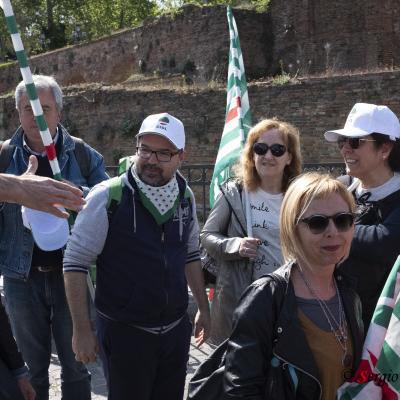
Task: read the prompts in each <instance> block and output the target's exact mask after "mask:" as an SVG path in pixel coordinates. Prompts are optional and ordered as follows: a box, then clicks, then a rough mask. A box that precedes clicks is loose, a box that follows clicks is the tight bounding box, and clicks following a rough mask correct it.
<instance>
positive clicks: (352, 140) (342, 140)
mask: <svg viewBox="0 0 400 400" xmlns="http://www.w3.org/2000/svg"><path fill="white" fill-rule="evenodd" d="M360 142H375V140H374V139H363V138H358V137H346V136H339V138H338V141H337V145H338V147H339V150H342V148H343V146H344V145H345V144H346V143H348V144H349V146H350V147H351V148H352V149H353V150H356V149H358V148H359V147H360V144H361V143H360Z"/></svg>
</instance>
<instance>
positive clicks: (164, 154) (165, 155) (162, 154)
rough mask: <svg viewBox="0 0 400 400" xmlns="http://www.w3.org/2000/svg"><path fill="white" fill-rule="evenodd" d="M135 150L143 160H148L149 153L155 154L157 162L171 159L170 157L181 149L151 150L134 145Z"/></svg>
mask: <svg viewBox="0 0 400 400" xmlns="http://www.w3.org/2000/svg"><path fill="white" fill-rule="evenodd" d="M136 152H137V154H138V156H139V157H140V158H142V159H143V160H148V159H149V158H150V157H151V155H152V154H153V153H154V154H155V155H156V158H157V161H159V162H168V161H171V159H172V157H174V156H176V155H177V154H179V153H181V152H182V150H178V151H168V150H157V151H156V150H151V149H148V148H146V147H139V146H138V147H136Z"/></svg>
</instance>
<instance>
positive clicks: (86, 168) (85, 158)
mask: <svg viewBox="0 0 400 400" xmlns="http://www.w3.org/2000/svg"><path fill="white" fill-rule="evenodd" d="M71 137H72V140H73V141H74V143H75V149H74V155H75V158H76V161H77V162H78V165H79V168H80V170H81V174H82V176H83V177H84V178H85V180H86V181H87V180H88V179H89V176H90V156H89V152H88V151H87V150H86V148H85V142H84V141H83V140H82V139H80V138H78V137H75V136H71Z"/></svg>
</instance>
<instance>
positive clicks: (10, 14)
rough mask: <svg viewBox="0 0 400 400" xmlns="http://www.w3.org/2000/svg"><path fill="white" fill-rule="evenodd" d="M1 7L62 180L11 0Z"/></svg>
mask: <svg viewBox="0 0 400 400" xmlns="http://www.w3.org/2000/svg"><path fill="white" fill-rule="evenodd" d="M0 7H1V8H2V9H3V12H4V16H5V17H6V23H7V28H8V32H9V33H10V35H11V40H12V43H13V47H14V50H15V54H16V56H17V59H18V64H19V68H20V71H21V75H22V79H23V81H24V83H25V87H26V93H27V95H28V98H29V101H30V104H31V107H32V111H33V115H34V116H35V120H36V123H37V126H38V127H39V132H40V137H41V138H42V142H43V145H44V148H45V151H46V154H47V158H48V160H49V163H50V167H51V170H52V172H53V177H54V179H57V180H59V181H60V180H61V179H62V178H61V171H60V166H59V164H58V160H57V154H56V148H55V146H54V142H53V138H52V137H51V134H50V131H49V128H48V126H47V122H46V119H45V118H44V115H43V109H42V105H41V104H40V101H39V97H38V94H37V91H36V87H35V84H34V82H33V78H32V72H31V69H30V68H29V64H28V59H27V57H26V54H25V49H24V45H23V43H22V40H21V35H20V34H19V32H18V27H17V21H16V19H15V15H14V11H13V8H12V5H11V1H10V0H0Z"/></svg>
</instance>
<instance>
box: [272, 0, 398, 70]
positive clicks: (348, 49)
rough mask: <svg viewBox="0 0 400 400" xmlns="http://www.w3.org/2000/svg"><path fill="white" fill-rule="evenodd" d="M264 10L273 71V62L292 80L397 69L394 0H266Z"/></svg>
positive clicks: (395, 4)
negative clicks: (269, 30) (268, 19)
mask: <svg viewBox="0 0 400 400" xmlns="http://www.w3.org/2000/svg"><path fill="white" fill-rule="evenodd" d="M269 10H270V13H271V20H272V25H273V29H272V30H273V35H274V38H275V48H274V61H273V68H274V69H275V70H277V69H278V66H279V60H283V63H284V68H285V70H286V72H292V73H293V74H294V73H295V72H296V70H297V69H300V73H302V74H307V73H308V72H310V73H315V72H325V71H328V72H329V71H338V70H355V69H362V70H366V69H370V70H371V69H376V68H382V67H387V68H392V67H399V66H400V2H399V1H398V0H379V1H376V0H351V1H349V0H335V1H332V0H271V3H270V8H269ZM289 65H292V67H291V68H289Z"/></svg>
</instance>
